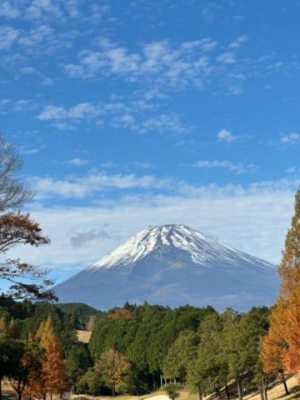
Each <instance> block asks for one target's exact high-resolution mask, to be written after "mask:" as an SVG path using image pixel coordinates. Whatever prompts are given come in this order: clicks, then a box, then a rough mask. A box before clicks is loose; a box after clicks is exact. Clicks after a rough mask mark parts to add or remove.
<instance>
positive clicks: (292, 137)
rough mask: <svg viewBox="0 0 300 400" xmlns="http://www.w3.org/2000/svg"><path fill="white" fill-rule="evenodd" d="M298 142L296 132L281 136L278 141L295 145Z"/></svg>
mask: <svg viewBox="0 0 300 400" xmlns="http://www.w3.org/2000/svg"><path fill="white" fill-rule="evenodd" d="M299 140H300V134H299V133H296V132H293V133H289V134H287V135H283V136H282V137H281V139H280V141H281V143H284V144H295V143H298V142H299Z"/></svg>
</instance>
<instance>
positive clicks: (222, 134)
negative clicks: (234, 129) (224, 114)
mask: <svg viewBox="0 0 300 400" xmlns="http://www.w3.org/2000/svg"><path fill="white" fill-rule="evenodd" d="M217 137H218V139H219V140H221V141H224V142H233V141H235V140H237V139H238V136H236V135H234V134H233V133H231V132H230V131H228V130H227V129H221V130H220V131H219V132H218V133H217Z"/></svg>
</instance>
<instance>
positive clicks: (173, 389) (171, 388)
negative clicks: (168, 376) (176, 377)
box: [165, 383, 180, 400]
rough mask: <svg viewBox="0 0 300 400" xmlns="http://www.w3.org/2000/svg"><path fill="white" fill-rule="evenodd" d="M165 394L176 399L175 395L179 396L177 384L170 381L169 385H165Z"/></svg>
mask: <svg viewBox="0 0 300 400" xmlns="http://www.w3.org/2000/svg"><path fill="white" fill-rule="evenodd" d="M165 390H166V392H167V395H168V396H169V398H170V399H171V400H176V399H177V397H179V396H180V393H179V390H178V386H177V385H175V384H174V383H170V384H169V385H167V386H166V388H165Z"/></svg>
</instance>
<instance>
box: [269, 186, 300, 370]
mask: <svg viewBox="0 0 300 400" xmlns="http://www.w3.org/2000/svg"><path fill="white" fill-rule="evenodd" d="M278 272H279V274H280V277H281V286H280V292H279V296H278V299H277V302H276V307H275V308H274V310H273V312H272V315H271V325H270V330H269V333H268V335H267V336H266V337H265V338H264V340H263V349H262V356H261V357H262V361H263V364H264V370H265V371H266V372H267V371H269V370H272V369H273V370H274V369H277V370H280V369H282V370H283V369H285V370H287V371H288V372H299V371H300V351H299V348H300V331H299V323H300V190H298V191H297V193H296V196H295V214H294V216H293V218H292V221H291V228H290V229H289V231H288V232H287V235H286V240H285V249H284V253H283V256H282V261H281V264H280V266H279V268H278Z"/></svg>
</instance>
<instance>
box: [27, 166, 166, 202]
mask: <svg viewBox="0 0 300 400" xmlns="http://www.w3.org/2000/svg"><path fill="white" fill-rule="evenodd" d="M29 182H30V185H31V187H32V188H33V190H34V192H35V193H36V194H37V199H47V198H53V197H56V196H59V197H62V198H65V199H71V198H77V199H82V198H92V197H93V196H94V195H95V194H97V193H99V192H101V191H103V190H115V189H118V190H127V189H163V188H168V187H169V186H170V184H171V183H170V181H167V180H164V179H157V178H156V177H154V176H152V175H143V176H136V175H134V174H130V175H122V174H113V175H112V174H111V175H109V174H107V173H104V172H98V171H94V170H92V171H90V172H89V173H88V174H87V175H82V176H70V177H67V178H65V179H57V180H55V179H53V178H50V177H45V178H40V177H32V178H31V179H30V180H29Z"/></svg>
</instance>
